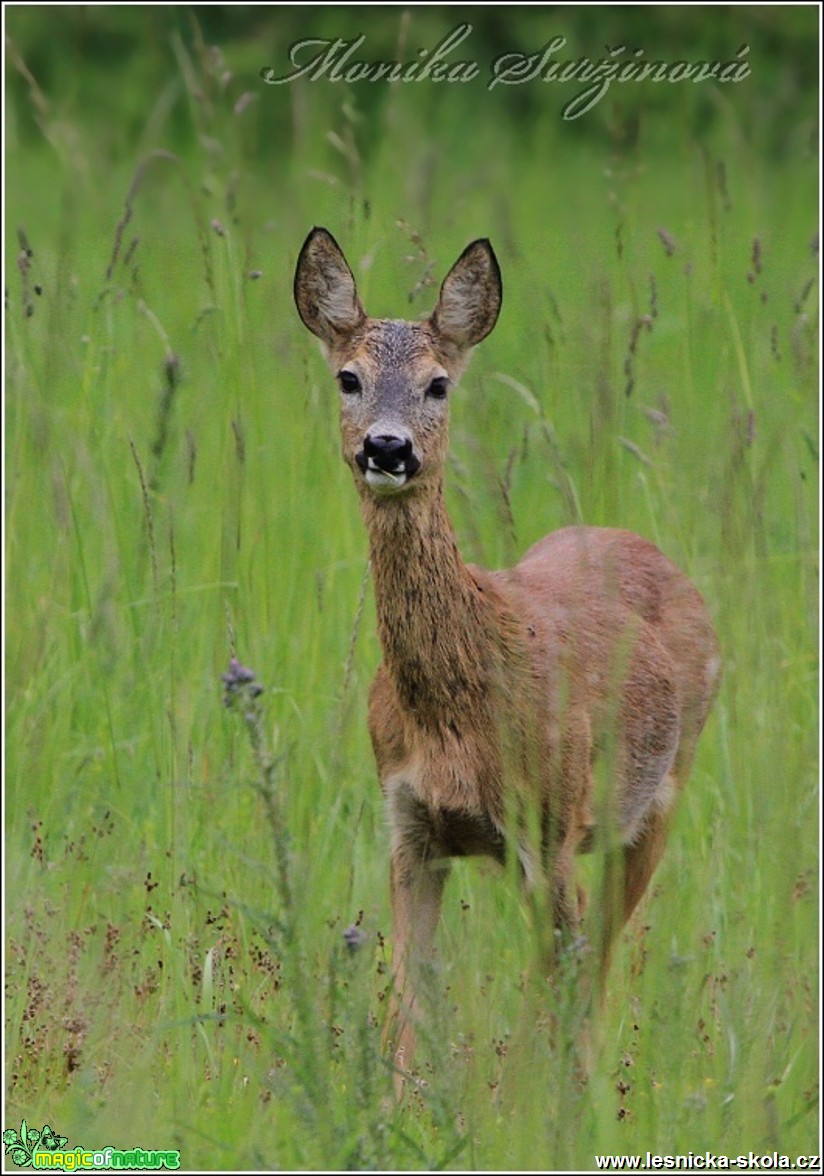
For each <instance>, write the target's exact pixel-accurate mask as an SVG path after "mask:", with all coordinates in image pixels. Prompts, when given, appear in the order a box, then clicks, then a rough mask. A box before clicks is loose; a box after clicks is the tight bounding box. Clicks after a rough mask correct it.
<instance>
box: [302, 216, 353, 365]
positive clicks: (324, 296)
mask: <svg viewBox="0 0 824 1176" xmlns="http://www.w3.org/2000/svg"><path fill="white" fill-rule="evenodd" d="M295 305H296V306H297V308H298V314H299V315H300V317H301V319H302V320H303V323H304V325H305V326H307V327H308V328H309V330H310V331H311V332H312V334H313V335H317V336H318V338H319V339H320V340H321V341H322V342H323V343H325V344H326V345H327V346H329V347H331V346H333V345H334V344H335V343H336V342H339V341H340V339H341V337H346V336H347V335H351V334H352V332H353V331H355V330H357V328H358V327H359V326H360V325H361V323H362V322H363V321H364V319H365V318H366V312H365V311H364V309H363V306H362V305H361V301H360V299H359V298H358V291H357V288H356V286H355V279H354V277H353V276H352V271H351V269H350V268H349V266H348V264H347V261H346V258H345V257H344V256H343V250H342V249H341V247H340V245H338V243H337V241H336V240H335V238H334V237H333V236H332V234H331V233H330V232H329V231H328V229H318V228H316V229H312V231H311V233H310V234H309V236H308V237H307V238H306V240H305V241H304V242H303V248H302V249H301V251H300V257H299V258H298V264H297V267H296V269H295Z"/></svg>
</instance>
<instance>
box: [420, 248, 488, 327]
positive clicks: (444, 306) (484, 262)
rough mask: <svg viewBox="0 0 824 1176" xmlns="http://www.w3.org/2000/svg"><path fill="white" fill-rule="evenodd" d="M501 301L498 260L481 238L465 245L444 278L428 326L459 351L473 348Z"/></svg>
mask: <svg viewBox="0 0 824 1176" xmlns="http://www.w3.org/2000/svg"><path fill="white" fill-rule="evenodd" d="M502 297H503V289H502V286H501V271H500V269H499V267H498V259H497V258H496V256H495V252H494V250H493V248H492V246H491V245H490V243H489V241H488V240H487V239H486V237H482V238H480V239H479V240H478V241H473V242H472V244H471V245H467V247H466V249H464V251H463V253H462V254H461V256H460V257H459V258H458V260H457V261H456V262H455V264H454V265H453V267H452V269H451V270H450V271H449V273H448V274H447V275H446V277H445V278H444V281H443V285H442V286H441V295H440V298H439V299H438V305H437V306H436V307H435V309H434V311H433V312H432V316H431V318H430V322H431V324H432V326H433V328H434V329H435V330H436V331H437V332H438V334H440V335H442V336H443V337H444V338H445V339H448V340H449V341H450V342H452V343H455V344H457V345H458V346H459V347H460V348H462V349H466V348H469V347H474V346H475V344H476V343H480V341H481V339H485V338H486V336H487V335H488V334H489V332H490V331H491V330H492V328H493V327H494V326H495V323H496V322H497V321H498V314H499V312H500V309H501V299H502Z"/></svg>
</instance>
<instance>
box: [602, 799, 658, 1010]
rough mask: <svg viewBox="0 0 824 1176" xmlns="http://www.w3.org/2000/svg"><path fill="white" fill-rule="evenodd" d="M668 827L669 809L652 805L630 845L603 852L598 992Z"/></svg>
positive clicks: (653, 865)
mask: <svg viewBox="0 0 824 1176" xmlns="http://www.w3.org/2000/svg"><path fill="white" fill-rule="evenodd" d="M668 831H669V813H668V812H666V811H664V810H662V809H660V808H659V809H654V810H653V811H652V812H651V813H650V814H649V815H648V816H647V818H646V821H645V822H644V826H643V828H642V830H641V833H640V835H639V836H638V837H636V839H635V840H634V841H633V842H632V844H631V845H627V846H624V847H623V848H622V849H620V850H616V851H614V852H613V853H611V854H609V855H607V862H606V866H605V874H604V903H603V910H604V926H603V934H602V940H601V960H600V972H601V988H602V994H603V990H604V988H605V986H606V975H607V972H608V971H609V966H610V961H611V958H612V949H613V947H614V945H615V940H616V939H617V937H618V935H619V934H620V932H621V930H622V928H623V927H624V926H625V925H626V923H627V922H628V921H629V919H630V916H631V915H632V913H633V911H634V910H635V908H636V906H637V905H638V903H639V902H640V901H641V898H642V897H643V895H644V892H645V891H646V889H647V887H648V886H649V883H650V880H651V878H652V875H653V874H654V873H655V869H656V867H657V865H658V863H659V862H660V860H661V856H662V854H663V852H664V847H665V845H666V841H667V833H668Z"/></svg>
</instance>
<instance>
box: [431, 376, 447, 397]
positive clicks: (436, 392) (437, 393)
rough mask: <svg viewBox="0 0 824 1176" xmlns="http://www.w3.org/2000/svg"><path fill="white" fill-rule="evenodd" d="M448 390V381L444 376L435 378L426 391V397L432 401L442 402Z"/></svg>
mask: <svg viewBox="0 0 824 1176" xmlns="http://www.w3.org/2000/svg"><path fill="white" fill-rule="evenodd" d="M448 388H449V380H448V379H447V377H446V376H436V377H435V379H434V380H433V381H432V383H431V384H430V385H429V387H428V388H427V389H426V395H427V396H431V397H432V399H433V400H443V399H444V398H445V396H446V393H447V390H448Z"/></svg>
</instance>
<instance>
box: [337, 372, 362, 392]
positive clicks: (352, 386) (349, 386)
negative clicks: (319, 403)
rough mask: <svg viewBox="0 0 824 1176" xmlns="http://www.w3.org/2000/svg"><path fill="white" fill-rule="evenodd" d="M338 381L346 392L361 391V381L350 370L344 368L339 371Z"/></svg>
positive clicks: (341, 388) (342, 390)
mask: <svg viewBox="0 0 824 1176" xmlns="http://www.w3.org/2000/svg"><path fill="white" fill-rule="evenodd" d="M338 383H339V384H340V390H341V392H346V393H348V394H349V395H352V393H354V392H360V390H361V382H360V380H359V379H358V377H357V376H356V375H355V373H354V372H348V371H346V369H345V368H344V370H343V371H342V372H338Z"/></svg>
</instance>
